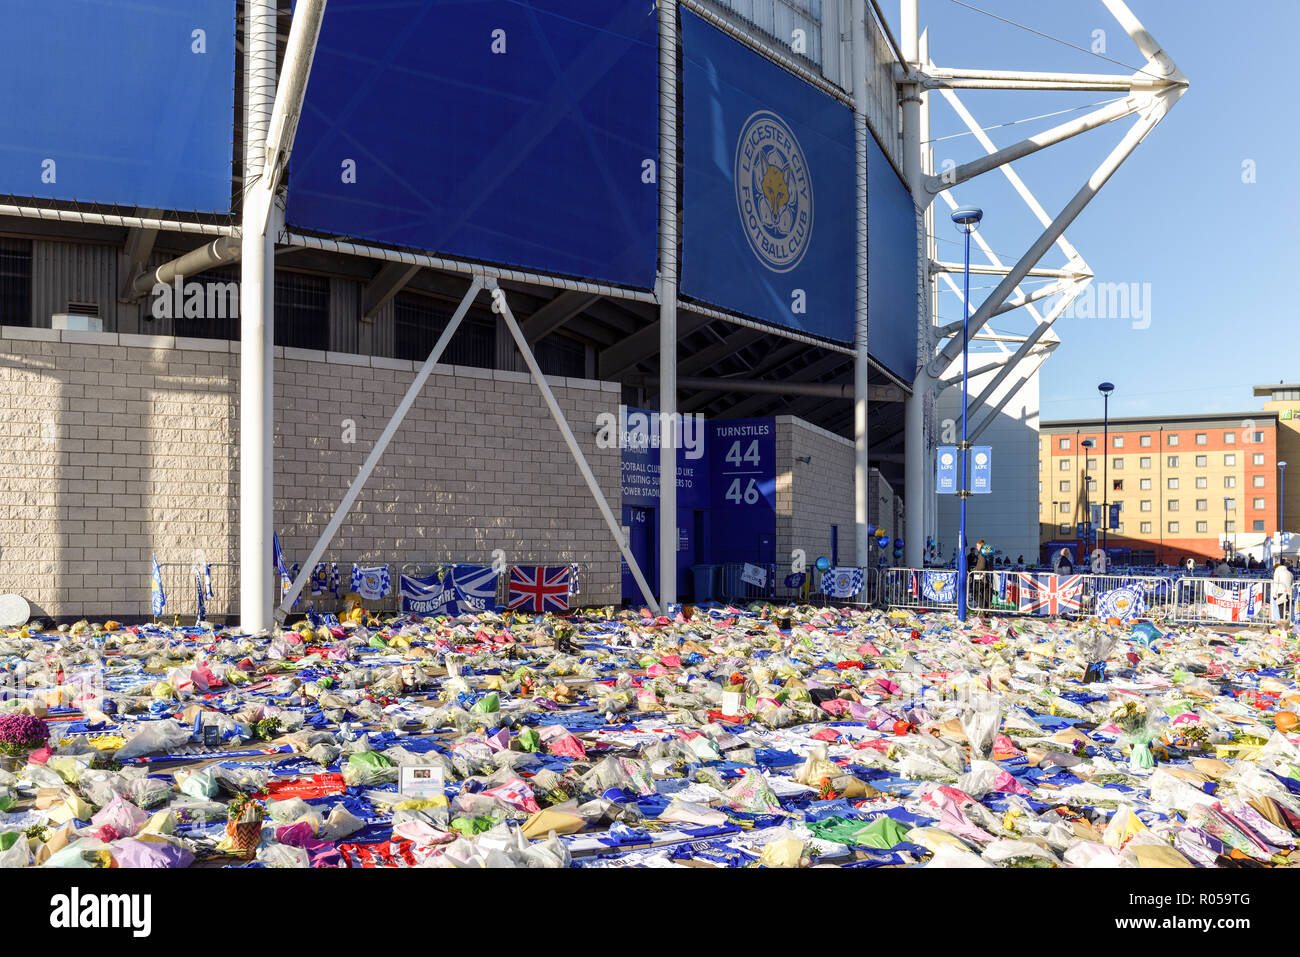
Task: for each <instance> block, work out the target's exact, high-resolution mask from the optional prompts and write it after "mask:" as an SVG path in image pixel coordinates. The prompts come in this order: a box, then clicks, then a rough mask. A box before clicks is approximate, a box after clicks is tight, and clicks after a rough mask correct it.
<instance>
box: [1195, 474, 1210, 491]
mask: <svg viewBox="0 0 1300 957" xmlns="http://www.w3.org/2000/svg"><path fill="white" fill-rule="evenodd" d="M1196 487H1197V488H1209V487H1210V480H1209V479H1207V478H1206V477H1205V476H1204V475H1198V476H1196Z"/></svg>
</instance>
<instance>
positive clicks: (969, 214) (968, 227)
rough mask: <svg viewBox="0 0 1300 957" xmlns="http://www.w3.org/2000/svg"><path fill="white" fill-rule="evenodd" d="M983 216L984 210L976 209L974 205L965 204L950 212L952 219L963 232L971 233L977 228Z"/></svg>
mask: <svg viewBox="0 0 1300 957" xmlns="http://www.w3.org/2000/svg"><path fill="white" fill-rule="evenodd" d="M983 218H984V210H982V209H976V208H975V207H974V206H965V207H962V208H961V209H959V210H956V211H955V212H954V213H953V214H952V221H953V222H954V223H956V224H957V226H958V228H960V229H961V230H962V231H963V232H967V233H973V232H974V231H975V230H976V229H978V228H979V224H980V220H982V219H983Z"/></svg>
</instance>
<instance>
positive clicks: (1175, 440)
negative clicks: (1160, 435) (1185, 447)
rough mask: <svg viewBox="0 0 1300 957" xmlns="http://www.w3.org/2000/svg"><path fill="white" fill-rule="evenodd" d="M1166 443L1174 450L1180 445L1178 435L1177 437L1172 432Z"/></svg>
mask: <svg viewBox="0 0 1300 957" xmlns="http://www.w3.org/2000/svg"><path fill="white" fill-rule="evenodd" d="M1165 443H1166V444H1167V445H1168V446H1169V447H1170V448H1173V447H1174V446H1175V445H1177V444H1178V435H1177V434H1176V433H1172V432H1171V433H1170V434H1169V437H1168V438H1167V439H1166V440H1165Z"/></svg>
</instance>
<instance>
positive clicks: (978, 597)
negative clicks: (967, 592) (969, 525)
mask: <svg viewBox="0 0 1300 957" xmlns="http://www.w3.org/2000/svg"><path fill="white" fill-rule="evenodd" d="M974 551H975V561H974V562H973V563H972V564H971V565H970V566H969V567H970V570H971V571H973V572H985V573H987V572H989V571H991V570H992V566H991V565H990V564H989V556H988V554H987V552H988V551H989V549H988V547H987V546H986V545H985V543H984V539H982V538H981V539H980V540H979V541H978V542H976V543H975V549H974ZM971 595H972V597H973V598H974V599H975V605H976V607H978V608H980V609H983V610H985V611H987V610H988V609H989V607H990V602H991V600H992V598H993V576H991V575H989V574H983V575H980V576H979V577H978V578H976V579H975V582H974V586H973V588H972V590H971Z"/></svg>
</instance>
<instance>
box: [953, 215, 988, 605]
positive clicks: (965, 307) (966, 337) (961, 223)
mask: <svg viewBox="0 0 1300 957" xmlns="http://www.w3.org/2000/svg"><path fill="white" fill-rule="evenodd" d="M983 218H984V212H983V210H979V209H975V208H973V207H967V208H964V209H959V210H957V211H956V212H954V213H953V214H952V221H953V222H954V223H956V224H957V228H958V229H960V230H961V231H962V232H963V233H965V234H966V270H965V273H966V285H965V292H964V294H963V296H962V304H961V489H960V490H959V491H958V492H957V495H958V497H959V498H960V499H961V528H960V529H959V530H958V532H957V620H958V621H965V620H966V604H967V600H966V574H967V572H968V570H969V569H967V567H966V499H968V498H969V497H970V489H969V488H968V478H967V473H966V454H967V452H968V451H969V450H970V443H969V442H968V441H967V439H966V415H967V411H968V410H967V407H968V405H969V402H970V361H969V360H970V348H969V347H970V236H971V233H973V232H975V230H976V229H978V228H979V224H980V220H982V219H983Z"/></svg>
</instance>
